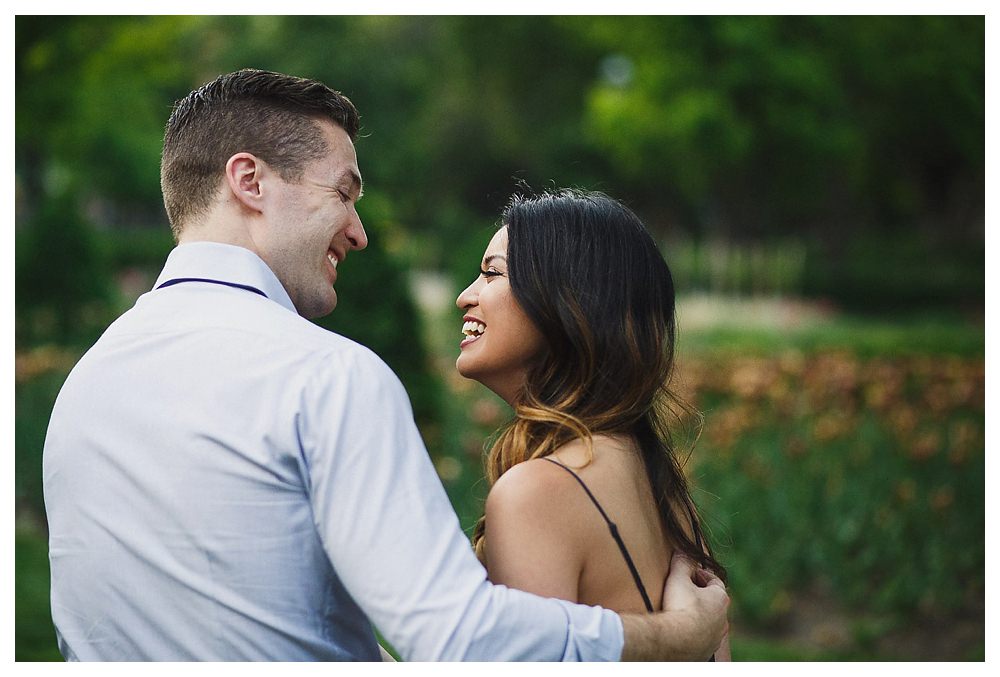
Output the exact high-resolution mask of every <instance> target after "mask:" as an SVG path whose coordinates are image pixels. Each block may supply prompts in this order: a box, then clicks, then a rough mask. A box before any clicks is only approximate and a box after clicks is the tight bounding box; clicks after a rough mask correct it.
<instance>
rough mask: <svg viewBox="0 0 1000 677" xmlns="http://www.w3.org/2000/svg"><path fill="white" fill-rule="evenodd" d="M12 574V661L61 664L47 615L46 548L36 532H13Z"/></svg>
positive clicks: (21, 530)
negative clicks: (56, 662) (54, 662)
mask: <svg viewBox="0 0 1000 677" xmlns="http://www.w3.org/2000/svg"><path fill="white" fill-rule="evenodd" d="M14 571H15V578H14V600H15V603H14V660H15V661H61V660H62V656H61V655H60V654H59V650H58V649H57V648H56V635H55V629H54V628H53V626H52V615H51V613H50V612H49V556H48V545H47V543H46V541H45V538H44V536H42V535H40V534H39V533H38V532H37V531H35V530H33V529H29V528H27V527H24V526H19V527H18V528H17V529H16V532H15V536H14Z"/></svg>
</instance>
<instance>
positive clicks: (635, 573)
mask: <svg viewBox="0 0 1000 677" xmlns="http://www.w3.org/2000/svg"><path fill="white" fill-rule="evenodd" d="M542 459H543V460H545V461H548V462H549V463H555V464H556V465H557V466H559V467H560V468H562V469H563V470H565V471H566V472H568V473H569V474H570V475H572V476H573V477H574V479H576V481H577V482H579V483H580V486H581V487H583V490H584V491H586V492H587V496H589V497H590V500H591V501H592V502H593V504H594V506H595V507H596V508H597V510H598V511H599V512H600V513H601V517H603V518H604V521H605V522H607V523H608V529H610V530H611V537H612V538H613V539H615V543H617V544H618V549H619V550H621V552H622V557H624V558H625V564H627V565H628V570H629V571H630V572H631V573H632V578H633V580H635V585H636V587H637V588H639V594H641V595H642V601H643V604H645V605H646V611H649V612H650V613H652V612H653V611H654V609H653V603H652V602H651V601H649V595H648V594H646V586H644V585H643V584H642V578H641V577H640V576H639V570H638V569H636V568H635V562H633V561H632V556H631V555H630V554H629V552H628V548H626V547H625V541H623V540H622V537H621V534H620V533H618V525H616V524H615V523H614V522H612V521H611V518H610V517H608V514H607V513H606V512H604V508H602V507H601V504H600V503H598V502H597V498H595V497H594V494H593V493H591V491H590V488H589V487H588V486H587V485H586V484H584V482H583V480H582V479H580V476H579V475H577V474H576V473H575V472H573V471H572V470H571V469H570V468H568V467H566V466H565V465H563V464H562V463H560V462H559V461H557V460H555V459H554V458H549V457H548V456H542Z"/></svg>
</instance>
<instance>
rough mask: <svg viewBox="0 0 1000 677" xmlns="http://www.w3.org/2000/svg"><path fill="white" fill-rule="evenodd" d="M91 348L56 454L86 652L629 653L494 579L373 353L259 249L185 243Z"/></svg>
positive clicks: (560, 605) (280, 655)
mask: <svg viewBox="0 0 1000 677" xmlns="http://www.w3.org/2000/svg"><path fill="white" fill-rule="evenodd" d="M177 278H210V279H214V280H219V281H224V282H228V283H234V284H239V285H245V286H248V287H252V288H255V289H258V290H260V291H261V292H262V293H263V295H260V294H257V293H254V292H252V291H249V290H246V289H240V288H233V287H228V286H222V285H219V284H213V283H206V282H184V283H181V284H176V285H173V286H167V287H163V288H160V289H155V288H154V290H152V291H150V292H148V293H146V294H144V295H143V296H142V297H140V298H139V300H138V301H137V302H136V304H135V307H133V308H132V309H131V310H129V311H128V312H126V313H125V314H124V315H122V316H121V317H120V318H119V319H118V320H117V321H115V323H114V324H112V325H111V327H110V328H108V330H107V331H106V332H105V333H104V335H103V336H102V337H101V339H100V340H99V341H98V342H97V343H96V344H95V345H94V347H93V348H91V349H90V350H89V351H88V352H87V354H86V355H84V357H83V358H82V359H81V360H80V362H79V364H77V365H76V367H75V368H74V369H73V371H72V373H71V374H70V375H69V377H68V378H67V380H66V383H65V385H64V386H63V388H62V390H61V392H60V393H59V397H58V399H57V401H56V404H55V408H54V410H53V412H52V418H51V421H50V424H49V429H48V435H47V437H46V440H45V450H44V458H43V480H44V490H45V505H46V512H47V515H48V522H49V530H50V540H49V554H50V560H51V566H52V617H53V620H54V621H55V625H56V631H57V635H58V641H59V647H60V650H61V651H62V653H63V655H64V656H65V657H66V658H67V659H71V660H72V659H78V660H285V661H296V660H351V659H354V660H379V652H378V647H377V645H376V642H375V637H374V634H373V631H372V623H374V624H375V625H376V626H377V627H378V628H379V629H380V630H381V631H382V632H383V633H384V634H385V636H386V637H387V639H388V640H389V641H390V642H391V643H392V644H393V645H394V646H395V647H396V648H397V649H398V650H399V651H400V653H401V654H402V655H403V656H404V657H405V658H407V659H411V660H455V659H466V660H470V659H471V660H516V659H529V660H617V659H618V658H619V657H620V655H621V649H622V641H623V640H622V627H621V620H620V619H619V617H618V616H617V614H615V613H613V612H611V611H608V610H604V609H600V608H592V607H585V606H579V605H574V604H569V603H566V602H562V601H557V600H547V599H542V598H539V597H535V596H533V595H529V594H527V593H524V592H521V591H517V590H510V589H507V588H505V587H503V586H494V585H491V584H490V583H489V582H488V581H487V580H486V573H485V571H484V569H483V568H482V566H480V564H479V562H478V560H476V558H475V556H474V554H473V552H472V549H471V548H470V546H469V543H468V540H467V539H466V537H465V535H464V534H463V533H462V531H461V529H460V528H459V523H458V519H457V518H456V516H455V513H454V511H453V510H452V507H451V505H450V503H449V502H448V499H447V496H446V494H445V492H444V489H443V487H442V486H441V483H440V481H439V479H438V477H437V475H436V473H435V472H434V468H433V466H432V464H431V462H430V460H429V458H428V456H427V452H426V450H425V448H424V445H423V442H422V441H421V438H420V436H419V433H418V431H417V428H416V426H415V425H414V423H413V417H412V412H411V409H410V403H409V399H408V398H407V396H406V393H405V391H404V390H403V387H402V385H401V384H400V382H399V380H398V379H397V378H396V376H395V375H394V374H393V373H392V371H391V370H390V369H389V368H388V367H387V366H386V365H385V364H384V363H383V362H382V361H381V360H380V359H379V358H378V357H377V356H376V355H375V354H374V353H372V352H371V351H370V350H368V349H367V348H365V347H363V346H361V345H359V344H357V343H354V342H353V341H350V340H348V339H346V338H344V337H342V336H339V335H336V334H333V333H330V332H328V331H326V330H324V329H321V328H319V327H317V326H316V325H314V324H312V323H310V322H308V321H306V320H304V319H303V318H301V317H300V316H299V315H297V314H296V313H295V309H294V306H293V305H292V302H291V300H290V299H289V297H288V294H287V293H286V292H285V290H284V288H283V287H282V286H281V283H280V282H279V281H278V279H277V278H276V277H275V276H274V274H273V273H272V272H271V270H270V269H269V268H268V267H267V266H266V265H265V263H264V262H263V261H262V260H261V259H260V258H258V257H257V256H256V255H255V254H254V253H252V252H250V251H249V250H246V249H242V248H239V247H233V246H229V245H223V244H216V243H192V244H185V245H181V246H179V247H177V248H175V249H174V250H173V251H172V252H171V254H170V256H169V258H168V259H167V263H166V266H165V267H164V269H163V272H162V274H161V275H160V278H159V279H158V280H157V286H159V285H160V284H162V283H164V282H167V281H168V280H171V279H177Z"/></svg>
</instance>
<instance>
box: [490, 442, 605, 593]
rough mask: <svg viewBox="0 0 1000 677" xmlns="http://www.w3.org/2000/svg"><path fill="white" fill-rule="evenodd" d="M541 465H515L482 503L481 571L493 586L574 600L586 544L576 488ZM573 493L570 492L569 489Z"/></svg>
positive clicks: (547, 465)
mask: <svg viewBox="0 0 1000 677" xmlns="http://www.w3.org/2000/svg"><path fill="white" fill-rule="evenodd" d="M567 477H568V476H566V473H565V471H564V470H562V469H560V468H558V467H556V466H554V465H552V464H551V463H547V462H544V461H542V460H533V461H526V462H524V463H520V464H518V465H516V466H514V467H513V468H511V469H510V470H508V471H507V472H506V473H504V474H503V476H502V477H501V478H500V479H499V480H497V482H496V484H495V485H494V486H493V488H492V489H491V490H490V493H489V496H488V497H487V498H486V541H485V550H486V568H487V571H488V572H489V578H490V580H491V581H492V582H493V583H499V584H502V585H506V586H507V587H510V588H517V589H519V590H525V591H527V592H532V593H535V594H536V595H541V596H543V597H557V598H559V599H564V600H567V601H570V602H576V601H578V600H579V582H580V573H581V572H582V570H583V561H584V557H583V553H584V547H585V542H586V534H585V533H583V532H584V523H583V522H581V520H579V519H576V518H575V516H576V515H579V514H580V511H579V510H574V509H573V506H575V505H576V504H577V501H578V500H579V496H577V495H576V494H577V493H580V492H579V489H578V488H577V487H574V486H571V485H570V484H569V483H568V482H566V479H567ZM574 489H576V491H575V492H574V491H573V490H574Z"/></svg>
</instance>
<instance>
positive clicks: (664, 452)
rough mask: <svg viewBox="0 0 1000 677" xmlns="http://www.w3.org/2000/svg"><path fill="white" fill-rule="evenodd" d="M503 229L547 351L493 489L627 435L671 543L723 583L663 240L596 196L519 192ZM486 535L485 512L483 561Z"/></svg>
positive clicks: (508, 438)
mask: <svg viewBox="0 0 1000 677" xmlns="http://www.w3.org/2000/svg"><path fill="white" fill-rule="evenodd" d="M501 223H502V224H503V225H504V226H506V227H507V235H508V245H507V271H508V276H509V279H510V285H511V290H512V291H513V294H514V297H515V299H516V300H517V302H518V303H519V304H520V305H521V308H522V309H523V310H524V312H525V313H526V314H527V316H528V317H529V318H530V319H531V321H532V322H533V323H534V324H535V326H536V327H537V328H538V329H539V330H540V332H541V334H542V336H543V337H545V340H546V342H547V350H546V351H545V354H544V355H543V356H542V357H541V358H540V359H539V360H538V361H537V362H536V363H535V364H534V365H533V366H532V367H530V368H529V371H528V374H527V378H526V380H525V383H524V385H523V388H522V390H521V391H520V392H519V393H518V395H517V397H516V398H515V401H514V402H513V406H514V416H513V418H512V419H511V421H510V422H508V424H507V425H506V426H505V427H504V428H502V429H501V430H500V431H499V433H498V435H497V437H496V440H495V442H494V443H493V445H492V448H491V449H490V450H489V452H488V453H487V457H486V477H487V480H488V482H489V484H490V486H492V485H493V484H494V483H495V482H496V481H497V480H498V479H499V478H500V476H501V475H503V474H504V473H505V472H506V471H507V470H509V469H510V468H512V467H513V466H515V465H517V464H518V463H522V462H524V461H526V460H529V459H533V458H539V457H542V456H547V455H549V454H551V453H552V452H554V451H555V450H556V449H558V448H559V447H560V446H562V445H564V444H566V443H567V442H569V441H571V440H573V439H581V440H583V441H584V442H585V443H586V444H588V446H589V445H590V444H591V443H592V437H591V436H592V435H596V434H617V435H629V436H631V437H633V438H634V439H635V440H636V441H637V443H638V446H639V448H640V449H641V453H642V458H643V462H644V465H645V469H646V474H647V476H648V478H649V482H650V485H651V487H652V490H653V496H654V497H655V499H656V502H657V505H658V508H659V513H660V517H661V520H662V523H663V528H664V530H665V532H666V534H667V537H668V539H669V540H670V543H671V545H672V546H673V547H674V548H676V549H678V550H680V551H681V552H683V553H684V554H686V555H688V556H689V557H690V558H691V559H693V560H694V561H696V562H698V563H700V564H701V565H702V566H704V567H706V568H708V569H710V570H711V571H713V572H714V573H715V574H716V575H718V576H719V577H720V578H722V579H723V580H725V578H726V572H725V569H724V568H723V567H722V566H721V565H720V564H719V563H718V562H717V561H716V560H715V558H714V557H713V556H712V554H711V551H710V549H709V548H708V544H707V543H706V542H705V539H704V536H703V534H702V531H701V526H700V523H699V521H698V519H697V517H696V515H697V512H696V510H695V506H694V503H693V502H692V500H691V498H690V495H689V493H688V487H687V481H686V480H685V477H684V474H683V472H682V471H681V467H680V465H679V463H678V461H677V459H676V458H675V456H674V446H673V443H672V441H671V435H670V429H669V426H668V422H669V420H670V419H672V418H673V417H675V415H677V414H679V413H680V412H685V413H694V412H693V411H692V410H691V409H690V407H688V406H687V405H685V404H684V403H682V402H680V401H679V400H678V399H677V398H676V397H675V396H674V395H673V394H672V393H671V391H670V390H669V388H668V386H669V383H670V377H671V372H672V370H673V364H674V340H675V333H676V321H675V317H674V283H673V279H672V277H671V275H670V270H669V268H668V267H667V264H666V262H665V261H664V260H663V256H662V255H661V254H660V252H659V250H658V249H657V246H656V243H655V242H654V241H653V238H652V237H651V236H650V234H649V233H648V232H647V230H646V228H645V227H644V226H643V224H642V222H641V221H640V220H639V218H638V217H637V216H636V215H635V214H634V213H632V211H631V210H630V209H628V208H627V207H626V206H624V205H623V204H621V203H620V202H618V201H617V200H614V199H612V198H610V197H608V196H606V195H604V194H602V193H598V192H582V191H575V190H560V191H558V192H551V193H543V194H539V195H535V196H531V197H523V196H515V197H514V198H513V199H512V200H511V202H510V203H509V204H508V206H507V208H506V209H505V211H504V213H503V216H502V218H501ZM685 526H689V527H690V530H689V529H686V528H685ZM689 533H692V534H693V538H692V537H691V536H689V535H688V534H689ZM484 535H485V517H484V518H482V519H480V520H479V523H478V524H477V525H476V529H475V532H474V534H473V544H474V545H475V547H476V551H477V553H478V554H479V555H480V558H482V557H483V547H484V541H483V537H484Z"/></svg>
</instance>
